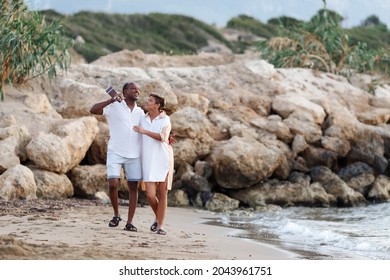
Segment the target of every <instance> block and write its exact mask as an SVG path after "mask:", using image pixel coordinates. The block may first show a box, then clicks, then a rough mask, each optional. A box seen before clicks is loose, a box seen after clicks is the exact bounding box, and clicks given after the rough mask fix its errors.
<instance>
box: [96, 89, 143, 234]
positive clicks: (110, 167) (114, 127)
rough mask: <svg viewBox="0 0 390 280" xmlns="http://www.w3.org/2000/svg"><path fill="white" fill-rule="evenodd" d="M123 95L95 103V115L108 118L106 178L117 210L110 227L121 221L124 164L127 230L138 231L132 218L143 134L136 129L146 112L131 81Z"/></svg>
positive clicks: (135, 201) (136, 194) (139, 177)
mask: <svg viewBox="0 0 390 280" xmlns="http://www.w3.org/2000/svg"><path fill="white" fill-rule="evenodd" d="M122 93H123V97H124V100H123V101H122V100H121V98H120V97H119V96H118V95H117V96H114V97H112V98H110V99H108V100H106V101H103V102H100V103H96V104H95V105H93V106H92V108H91V110H90V112H91V113H92V114H97V115H104V116H105V117H106V119H107V122H108V126H109V131H110V140H109V142H108V148H107V179H108V187H109V197H110V200H111V204H112V207H113V210H114V217H113V218H112V220H111V221H110V222H109V224H108V225H109V227H117V226H118V225H119V222H120V221H121V220H122V219H121V217H120V215H119V209H118V186H119V182H120V178H121V169H122V167H123V168H124V170H125V174H126V179H127V186H128V189H129V209H128V215H127V223H126V226H125V230H129V231H137V228H136V227H135V226H134V225H133V217H134V213H135V210H136V208H137V203H138V181H140V180H141V176H142V175H141V157H140V155H141V137H140V134H139V133H136V132H134V131H133V126H134V125H139V122H140V118H141V116H143V115H144V111H143V110H142V109H141V108H140V107H138V106H137V103H136V101H137V100H138V95H139V90H138V86H137V85H136V84H135V83H133V82H131V83H126V84H124V86H123V90H122Z"/></svg>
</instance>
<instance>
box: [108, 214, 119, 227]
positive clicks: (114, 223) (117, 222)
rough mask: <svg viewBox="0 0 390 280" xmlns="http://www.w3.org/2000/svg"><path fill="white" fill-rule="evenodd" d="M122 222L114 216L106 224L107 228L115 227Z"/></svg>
mask: <svg viewBox="0 0 390 280" xmlns="http://www.w3.org/2000/svg"><path fill="white" fill-rule="evenodd" d="M120 221H122V219H121V217H118V216H114V217H112V220H111V221H110V222H109V223H108V226H109V227H117V226H118V225H119V222H120Z"/></svg>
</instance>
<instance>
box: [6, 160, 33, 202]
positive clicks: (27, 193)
mask: <svg viewBox="0 0 390 280" xmlns="http://www.w3.org/2000/svg"><path fill="white" fill-rule="evenodd" d="M36 192H37V185H36V184H35V181H34V174H33V172H32V171H31V170H30V169H29V168H28V167H25V166H23V165H21V164H18V165H15V166H14V167H11V168H9V169H7V171H5V172H4V173H3V174H1V175H0V198H1V199H4V200H12V199H35V198H37V196H36Z"/></svg>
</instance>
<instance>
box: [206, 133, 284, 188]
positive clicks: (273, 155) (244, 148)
mask: <svg viewBox="0 0 390 280" xmlns="http://www.w3.org/2000/svg"><path fill="white" fill-rule="evenodd" d="M282 156H283V152H282V151H281V150H279V151H277V150H275V149H270V148H268V147H267V146H266V145H264V144H263V143H261V142H259V141H256V140H252V139H245V138H242V137H237V136H235V137H233V138H231V139H229V140H228V141H224V142H223V143H221V144H220V145H218V146H216V147H215V148H214V149H213V151H212V153H211V155H210V157H209V161H210V163H211V165H212V166H213V170H214V176H215V179H216V181H217V183H218V185H219V186H221V187H223V188H226V189H241V188H248V187H250V186H253V185H255V184H257V183H259V182H260V181H262V180H265V179H267V178H268V177H270V176H271V175H272V173H273V172H274V171H275V169H276V168H277V167H278V166H279V165H280V163H281V160H282Z"/></svg>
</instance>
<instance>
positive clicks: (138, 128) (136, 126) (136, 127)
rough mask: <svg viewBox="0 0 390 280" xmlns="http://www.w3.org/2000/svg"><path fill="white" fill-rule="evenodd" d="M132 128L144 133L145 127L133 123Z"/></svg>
mask: <svg viewBox="0 0 390 280" xmlns="http://www.w3.org/2000/svg"><path fill="white" fill-rule="evenodd" d="M133 130H134V131H135V132H138V133H141V134H144V133H145V129H143V128H142V127H140V126H138V125H135V126H133Z"/></svg>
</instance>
